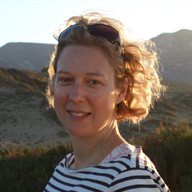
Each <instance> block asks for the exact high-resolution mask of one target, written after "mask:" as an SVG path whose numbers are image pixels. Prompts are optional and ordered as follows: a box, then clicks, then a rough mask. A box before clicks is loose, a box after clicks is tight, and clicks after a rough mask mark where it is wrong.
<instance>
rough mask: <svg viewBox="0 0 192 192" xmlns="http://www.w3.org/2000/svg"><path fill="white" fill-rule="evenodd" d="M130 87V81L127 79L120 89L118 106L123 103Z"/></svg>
mask: <svg viewBox="0 0 192 192" xmlns="http://www.w3.org/2000/svg"><path fill="white" fill-rule="evenodd" d="M128 87H129V82H128V79H127V78H125V80H124V82H123V84H122V85H121V87H119V88H118V95H117V101H116V104H119V103H120V102H121V101H123V100H124V99H125V97H126V94H127V89H128Z"/></svg>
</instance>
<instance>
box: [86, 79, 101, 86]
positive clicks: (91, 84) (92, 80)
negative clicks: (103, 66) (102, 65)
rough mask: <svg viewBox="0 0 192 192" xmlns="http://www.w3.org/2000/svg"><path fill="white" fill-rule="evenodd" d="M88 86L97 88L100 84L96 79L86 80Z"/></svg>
mask: <svg viewBox="0 0 192 192" xmlns="http://www.w3.org/2000/svg"><path fill="white" fill-rule="evenodd" d="M88 84H89V85H90V86H97V85H102V82H101V81H99V80H96V79H90V80H88Z"/></svg>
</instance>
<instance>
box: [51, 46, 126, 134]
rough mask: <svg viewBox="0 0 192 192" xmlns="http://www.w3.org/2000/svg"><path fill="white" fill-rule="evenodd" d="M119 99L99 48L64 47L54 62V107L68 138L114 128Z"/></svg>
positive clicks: (107, 65)
mask: <svg viewBox="0 0 192 192" xmlns="http://www.w3.org/2000/svg"><path fill="white" fill-rule="evenodd" d="M121 98H122V97H121V94H120V91H119V90H118V89H117V88H116V86H115V72H114V70H113V68H112V67H111V65H110V63H109V62H108V60H107V58H106V56H105V55H104V53H103V52H102V51H101V50H100V49H99V48H96V47H88V46H75V45H74V46H67V47H66V48H64V50H63V51H62V52H61V55H60V57H59V60H58V62H57V71H56V75H55V82H54V105H55V111H56V113H57V116H58V118H59V120H60V122H61V123H62V125H63V126H64V128H65V130H66V131H67V132H68V133H69V134H70V135H72V136H93V135H95V134H98V133H101V134H102V133H103V134H106V132H107V131H110V130H111V129H112V127H113V125H114V122H115V116H116V115H115V106H116V104H117V103H119V102H120V101H121V100H122V99H121Z"/></svg>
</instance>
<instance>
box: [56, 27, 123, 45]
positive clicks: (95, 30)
mask: <svg viewBox="0 0 192 192" xmlns="http://www.w3.org/2000/svg"><path fill="white" fill-rule="evenodd" d="M77 26H79V24H74V25H71V26H69V27H68V28H67V29H65V30H64V31H63V32H61V34H60V35H59V37H58V41H59V42H61V41H62V40H63V39H64V38H65V37H66V36H67V35H68V34H69V33H70V32H71V31H72V30H73V29H75V28H76V27H77ZM87 30H88V32H89V33H90V34H91V35H93V36H94V37H103V38H105V39H107V40H108V41H109V42H111V43H115V42H118V44H119V45H120V38H119V33H118V31H117V30H116V29H114V28H113V27H111V26H109V25H105V24H92V25H87Z"/></svg>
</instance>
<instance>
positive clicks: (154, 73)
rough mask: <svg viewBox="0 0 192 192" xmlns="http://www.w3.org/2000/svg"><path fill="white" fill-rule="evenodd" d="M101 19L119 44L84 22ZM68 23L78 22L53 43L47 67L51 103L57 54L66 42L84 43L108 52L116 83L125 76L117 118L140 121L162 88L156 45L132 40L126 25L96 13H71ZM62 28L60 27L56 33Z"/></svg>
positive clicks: (121, 82) (68, 24)
mask: <svg viewBox="0 0 192 192" xmlns="http://www.w3.org/2000/svg"><path fill="white" fill-rule="evenodd" d="M95 23H101V24H106V25H109V26H112V27H113V28H115V29H116V30H117V31H118V32H119V35H120V39H121V42H120V44H121V45H120V46H117V45H116V44H112V43H110V42H109V41H107V40H106V39H104V38H101V37H94V36H92V35H90V33H89V32H88V31H87V30H86V28H85V27H84V26H87V25H89V24H95ZM71 24H80V25H78V26H79V27H76V28H75V29H74V30H72V31H71V32H70V33H69V34H68V35H67V37H66V38H64V39H63V40H62V41H61V42H59V43H58V45H56V47H55V50H54V51H53V53H52V56H51V59H50V65H49V68H48V74H49V82H50V83H49V86H48V89H47V98H48V101H49V103H50V104H51V105H52V106H54V105H53V93H52V91H51V90H52V86H53V80H54V76H55V72H56V70H57V61H58V58H59V56H60V54H61V52H62V50H63V49H64V47H66V46H68V45H85V46H96V47H99V48H100V49H101V50H102V51H103V52H104V53H105V54H106V56H107V58H108V60H109V62H110V64H111V65H112V67H113V69H114V71H115V76H116V77H115V78H116V85H117V86H122V84H123V82H124V80H125V78H127V79H128V83H129V86H128V89H127V94H126V96H125V99H124V100H123V101H122V102H120V103H119V104H117V106H116V108H117V110H116V114H117V115H116V119H117V120H118V121H127V120H128V121H131V122H133V123H139V122H140V121H141V120H142V119H144V118H145V117H146V116H147V115H148V113H149V110H150V108H151V107H152V106H153V104H154V101H155V100H157V99H158V98H159V97H160V94H161V92H162V91H163V90H164V89H165V88H164V86H163V85H162V84H161V79H160V75H159V62H158V57H157V52H156V50H155V45H154V44H153V43H152V42H151V41H140V42H131V41H129V39H128V38H127V37H126V35H125V29H124V27H123V25H122V23H121V22H120V21H118V20H115V19H112V18H108V17H105V16H103V15H101V14H99V13H95V12H94V13H87V14H84V15H81V16H74V17H71V18H70V19H69V20H68V21H67V22H66V28H67V27H69V26H70V25H71ZM62 30H63V29H60V31H59V33H60V32H62Z"/></svg>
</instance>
